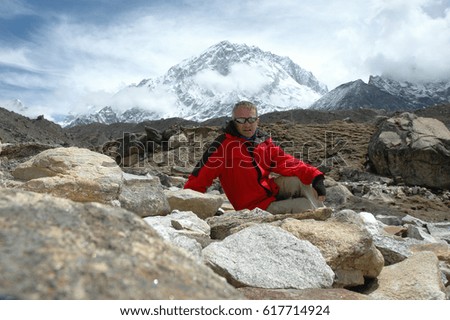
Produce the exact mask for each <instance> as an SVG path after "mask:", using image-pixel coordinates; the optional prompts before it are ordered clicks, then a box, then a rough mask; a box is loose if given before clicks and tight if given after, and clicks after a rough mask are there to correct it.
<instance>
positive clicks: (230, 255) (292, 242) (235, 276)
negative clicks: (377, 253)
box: [203, 224, 334, 289]
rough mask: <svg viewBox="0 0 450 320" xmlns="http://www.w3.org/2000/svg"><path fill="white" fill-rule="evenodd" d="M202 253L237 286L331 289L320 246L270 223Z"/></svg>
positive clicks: (208, 262)
mask: <svg viewBox="0 0 450 320" xmlns="http://www.w3.org/2000/svg"><path fill="white" fill-rule="evenodd" d="M203 256H204V259H205V262H206V263H207V264H208V265H209V266H211V267H212V268H213V270H215V271H216V272H217V273H218V274H220V275H222V276H224V277H226V278H227V280H228V281H229V282H230V283H231V284H233V285H234V286H235V287H242V286H251V287H259V288H284V289H288V288H296V289H305V288H330V287H331V285H332V284H333V279H334V273H333V271H332V270H331V268H330V267H329V266H328V265H327V264H326V262H325V259H324V257H323V256H322V254H321V253H320V251H319V249H317V248H316V247H315V246H313V245H312V244H311V243H310V242H308V241H304V240H300V239H298V238H296V237H294V236H293V235H292V234H290V233H289V232H287V231H284V230H283V229H281V228H279V227H275V226H271V225H267V224H261V225H254V226H251V227H248V228H245V229H243V230H241V231H239V232H237V233H235V234H233V235H231V236H229V237H227V238H226V239H225V240H223V241H221V242H215V243H212V244H210V245H209V246H207V247H206V248H205V249H203Z"/></svg>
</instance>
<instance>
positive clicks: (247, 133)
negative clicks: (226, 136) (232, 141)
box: [233, 108, 259, 138]
mask: <svg viewBox="0 0 450 320" xmlns="http://www.w3.org/2000/svg"><path fill="white" fill-rule="evenodd" d="M240 118H244V119H247V120H246V121H245V123H239V122H237V121H236V119H238V120H242V119H240ZM252 118H253V120H254V118H256V119H257V120H256V121H255V122H253V123H250V122H249V121H248V120H250V121H252ZM233 119H234V123H235V125H236V129H237V131H238V132H239V133H240V134H241V135H243V136H244V137H246V138H251V137H253V135H254V134H255V132H256V129H257V128H258V123H259V118H257V116H256V110H252V109H249V108H238V109H236V110H235V112H234V117H233Z"/></svg>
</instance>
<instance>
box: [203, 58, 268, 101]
mask: <svg viewBox="0 0 450 320" xmlns="http://www.w3.org/2000/svg"><path fill="white" fill-rule="evenodd" d="M262 71H263V70H260V69H259V68H258V67H257V66H250V65H248V64H244V63H241V64H236V65H234V66H233V67H232V68H231V70H230V72H229V74H227V75H226V76H223V75H221V74H220V73H219V72H217V71H213V70H203V71H201V72H199V73H198V74H197V76H196V79H195V81H196V82H197V83H198V84H199V85H201V86H202V87H203V88H205V89H207V90H210V91H212V92H213V93H215V94H217V95H220V94H221V93H223V92H227V91H234V90H241V91H242V92H243V94H246V95H249V96H251V95H253V94H256V93H258V92H259V91H260V90H261V89H262V87H263V86H265V85H268V84H269V82H268V79H267V77H265V76H264V74H263V73H262Z"/></svg>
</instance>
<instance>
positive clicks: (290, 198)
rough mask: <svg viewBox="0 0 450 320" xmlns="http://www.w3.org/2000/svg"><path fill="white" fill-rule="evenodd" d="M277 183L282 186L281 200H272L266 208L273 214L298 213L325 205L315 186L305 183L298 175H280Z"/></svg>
mask: <svg viewBox="0 0 450 320" xmlns="http://www.w3.org/2000/svg"><path fill="white" fill-rule="evenodd" d="M275 183H276V184H277V185H278V186H279V187H280V192H279V193H278V195H277V198H278V199H281V200H277V201H274V202H272V203H271V204H270V205H269V207H268V208H267V209H266V211H268V212H270V213H272V214H280V213H298V212H303V211H306V210H309V209H317V208H320V207H323V206H324V205H323V202H322V201H319V200H318V199H317V198H316V193H315V190H314V189H313V187H312V186H311V185H305V184H303V183H302V182H301V181H300V179H299V178H297V177H285V176H280V177H278V178H276V179H275Z"/></svg>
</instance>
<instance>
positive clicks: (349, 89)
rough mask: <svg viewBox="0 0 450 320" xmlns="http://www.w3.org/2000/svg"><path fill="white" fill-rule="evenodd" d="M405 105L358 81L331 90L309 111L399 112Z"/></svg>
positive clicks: (403, 102)
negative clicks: (366, 109) (367, 110)
mask: <svg viewBox="0 0 450 320" xmlns="http://www.w3.org/2000/svg"><path fill="white" fill-rule="evenodd" d="M407 105H408V103H407V102H406V101H404V100H403V99H401V98H399V97H396V96H394V95H391V94H390V93H388V92H385V91H382V90H380V89H379V88H378V87H376V86H373V85H370V84H366V83H365V82H364V81H362V80H361V79H358V80H356V81H352V82H348V83H344V84H342V85H340V86H338V87H337V88H335V89H333V90H331V91H330V92H329V93H327V94H326V95H324V96H323V97H322V98H320V99H319V100H317V101H316V102H315V103H314V104H313V105H312V106H311V109H321V110H341V109H359V108H371V109H386V110H401V109H404V108H405V107H407Z"/></svg>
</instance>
